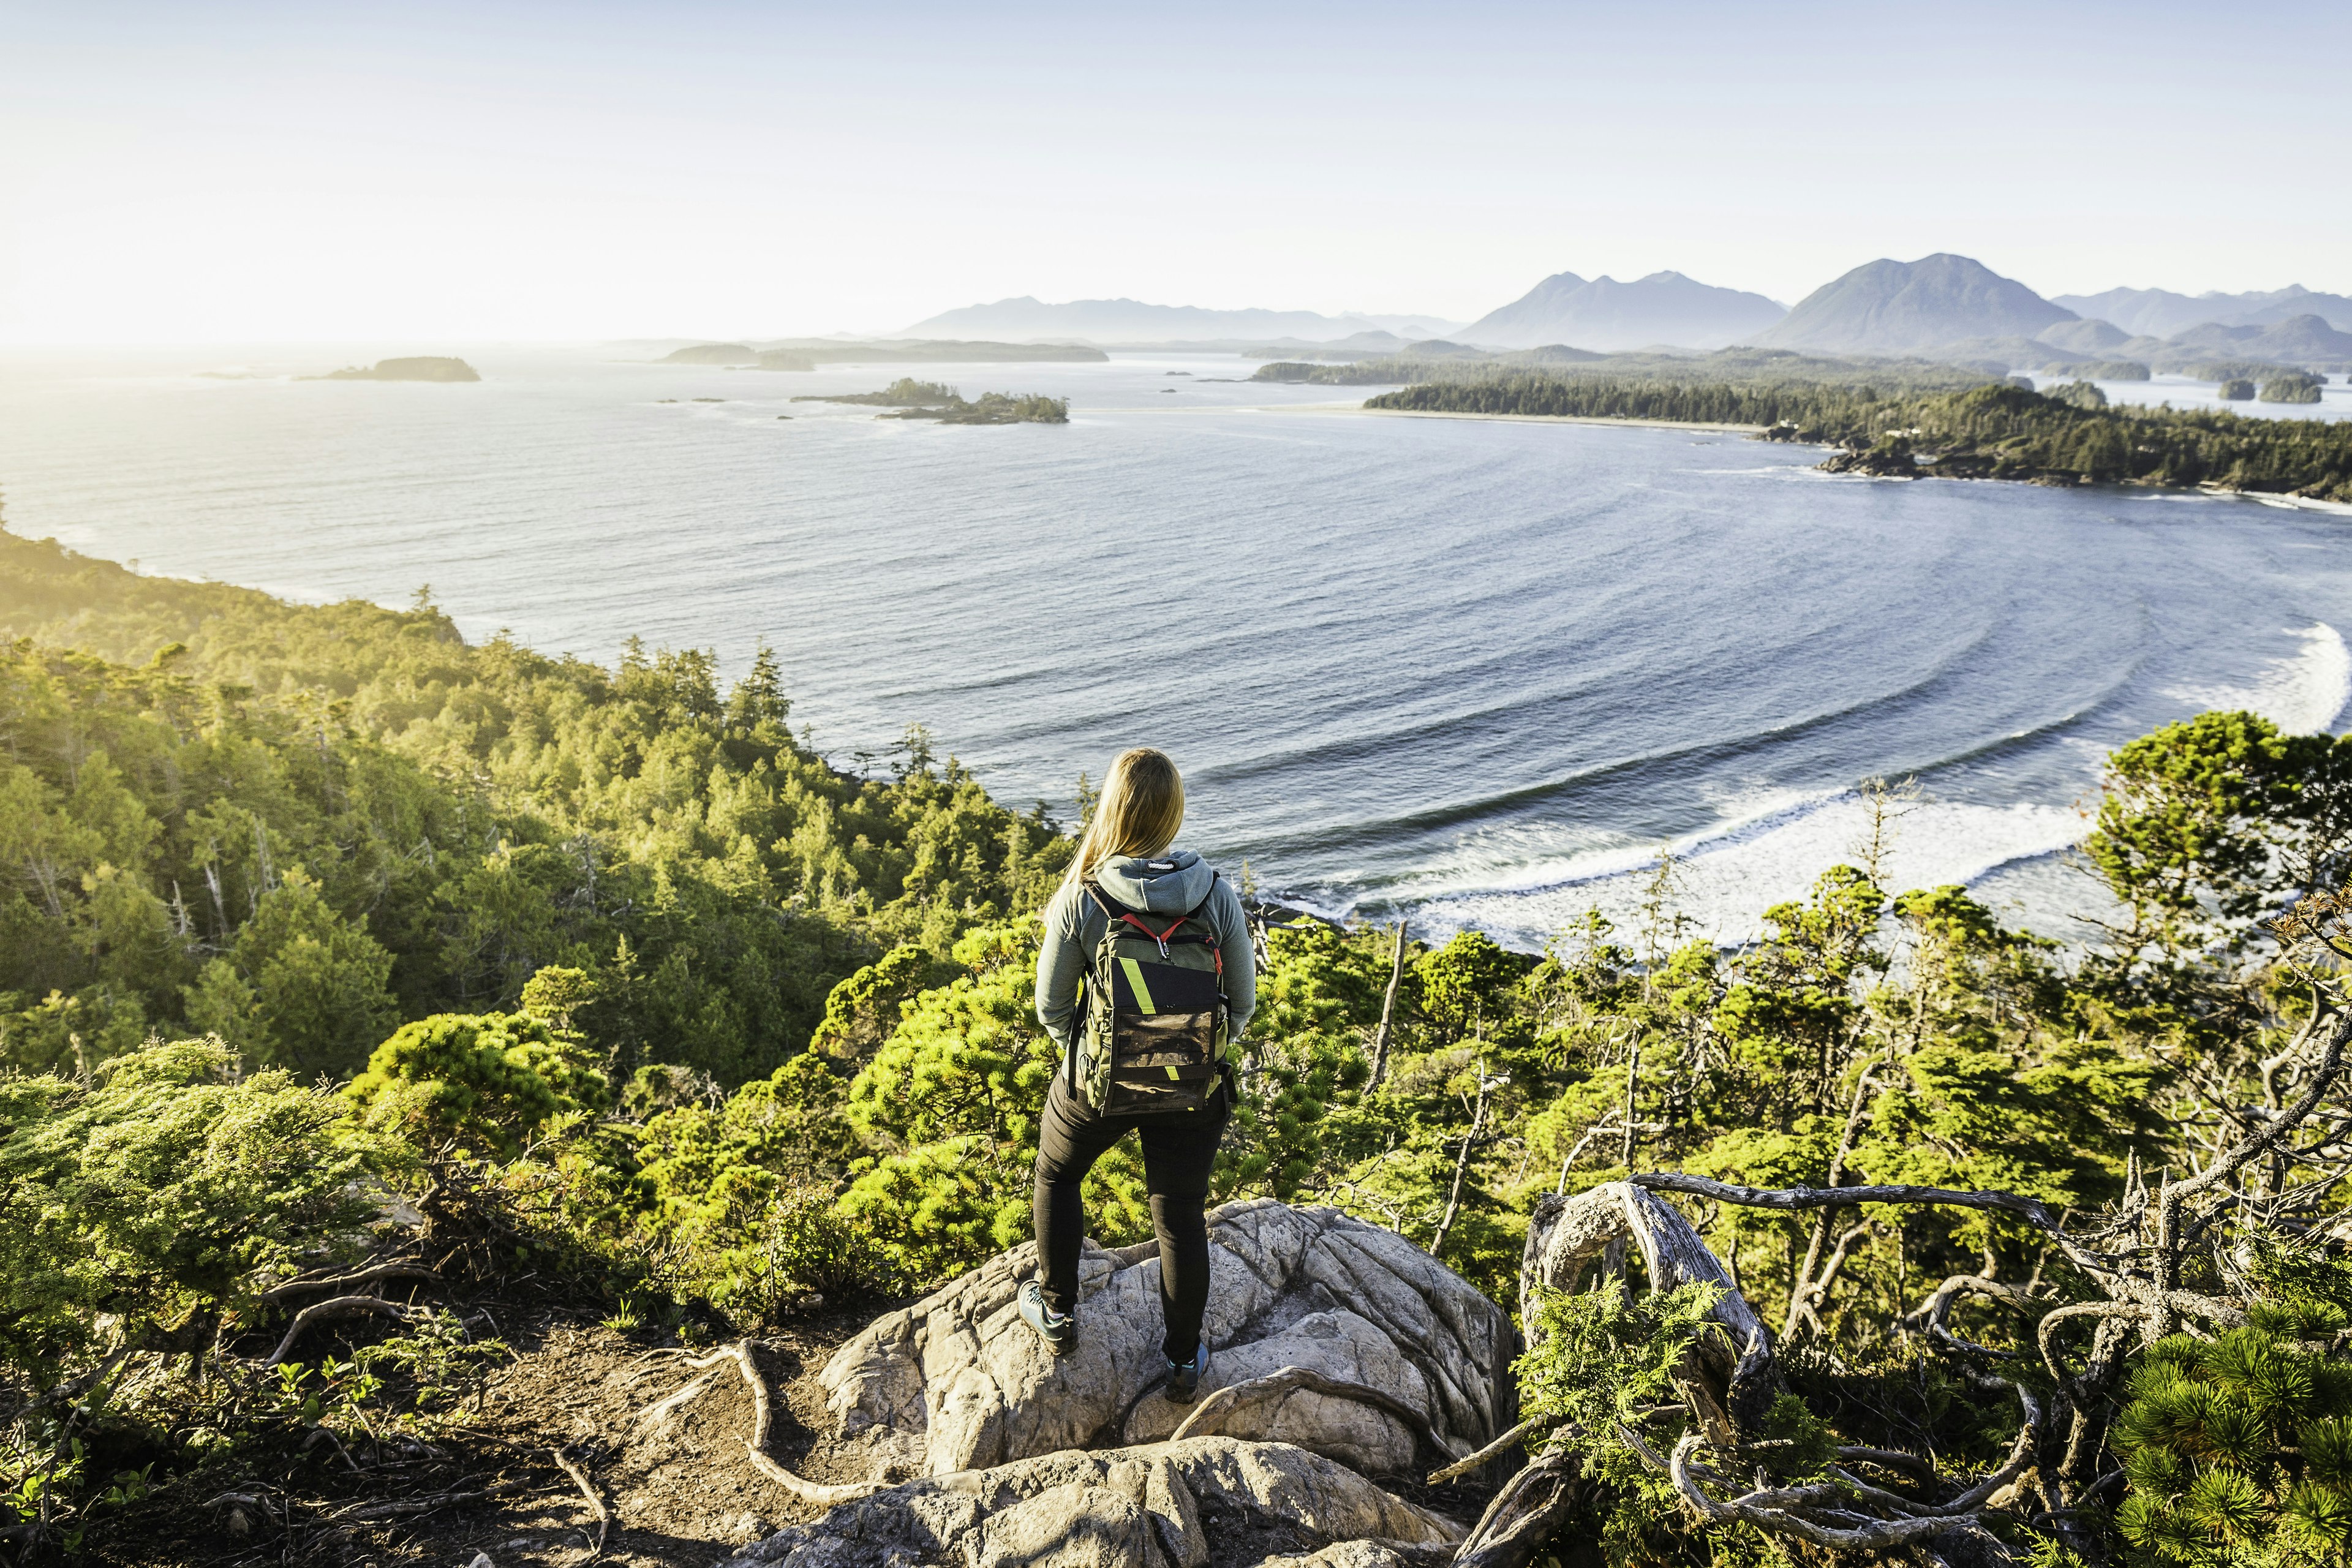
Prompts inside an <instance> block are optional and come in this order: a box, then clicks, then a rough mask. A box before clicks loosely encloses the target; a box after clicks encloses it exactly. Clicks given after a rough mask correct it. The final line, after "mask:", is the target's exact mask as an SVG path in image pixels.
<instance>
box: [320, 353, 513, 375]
mask: <svg viewBox="0 0 2352 1568" xmlns="http://www.w3.org/2000/svg"><path fill="white" fill-rule="evenodd" d="M300 379H301V380H303V381H479V380H481V379H482V374H481V372H479V371H478V370H476V369H475V368H474V367H473V366H472V365H469V364H467V363H466V362H465V361H464V360H461V359H457V358H452V357H446V356H443V355H438V354H423V355H418V356H416V357H415V358H411V359H380V360H378V361H376V362H375V363H373V364H372V365H357V364H354V365H346V366H344V367H343V368H342V369H341V370H331V371H329V372H328V373H327V374H324V375H306V376H303V377H301V378H300Z"/></svg>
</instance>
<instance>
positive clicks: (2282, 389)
mask: <svg viewBox="0 0 2352 1568" xmlns="http://www.w3.org/2000/svg"><path fill="white" fill-rule="evenodd" d="M2319 387H2320V381H2319V377H2317V376H2315V375H2310V374H2305V373H2304V372H2302V371H2289V372H2288V373H2287V374H2284V375H2275V376H2273V377H2272V378H2271V379H2270V380H2268V381H2266V382H2264V383H2263V390H2262V391H2261V393H2260V394H2259V396H2260V397H2261V398H2262V400H2263V402H2264V403H2316V402H2318V401H2319Z"/></svg>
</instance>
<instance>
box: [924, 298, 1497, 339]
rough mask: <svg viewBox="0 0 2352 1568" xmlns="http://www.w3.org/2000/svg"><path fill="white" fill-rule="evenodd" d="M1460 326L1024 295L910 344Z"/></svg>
mask: <svg viewBox="0 0 2352 1568" xmlns="http://www.w3.org/2000/svg"><path fill="white" fill-rule="evenodd" d="M1460 325H1461V323H1460V322H1458V321H1447V320H1445V319H1444V317H1442V316H1370V315H1346V316H1325V315H1320V314H1318V313H1317V312H1316V311H1313V310H1203V309H1202V308H1201V307H1200V306H1198V305H1147V304H1145V303H1143V302H1142V301H1141V300H1068V301H1067V302H1066V303H1063V304H1058V305H1055V304H1047V303H1046V302H1045V301H1044V300H1036V299H1033V298H1031V297H1030V296H1028V295H1026V294H1024V295H1023V296H1021V297H1020V298H1019V299H1016V300H997V301H996V302H995V303H994V304H992V305H965V306H963V307H961V309H958V310H944V311H941V312H940V314H939V315H936V316H933V317H931V318H930V319H929V320H928V321H918V322H916V323H915V324H914V325H913V326H911V327H908V329H907V330H906V331H904V332H902V333H900V334H899V335H900V336H902V337H909V338H958V337H962V338H994V339H997V340H999V341H1001V342H1034V341H1036V340H1038V339H1041V338H1056V339H1061V340H1064V341H1067V340H1071V339H1078V340H1083V341H1085V342H1092V343H1097V344H1100V343H1181V342H1216V341H1219V340H1223V339H1229V338H1246V339H1249V340H1250V341H1252V342H1265V341H1267V340H1270V339H1277V338H1296V339H1298V340H1300V341H1302V342H1330V341H1332V340H1333V339H1336V338H1344V337H1348V336H1349V335H1351V334H1353V333H1356V332H1371V331H1387V332H1393V333H1395V334H1397V335H1398V336H1400V337H1402V338H1405V339H1412V338H1440V337H1444V336H1445V335H1446V334H1447V333H1449V332H1451V331H1454V329H1455V328H1457V327H1459V326H1460Z"/></svg>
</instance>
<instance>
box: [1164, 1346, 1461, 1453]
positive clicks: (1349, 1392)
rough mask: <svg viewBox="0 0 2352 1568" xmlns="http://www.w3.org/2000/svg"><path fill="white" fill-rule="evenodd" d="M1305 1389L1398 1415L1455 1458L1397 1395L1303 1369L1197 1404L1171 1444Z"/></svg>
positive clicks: (1209, 1432) (1208, 1433)
mask: <svg viewBox="0 0 2352 1568" xmlns="http://www.w3.org/2000/svg"><path fill="white" fill-rule="evenodd" d="M1300 1389H1305V1390H1307V1392H1308V1393H1310V1394H1326V1395H1328V1396H1329V1397H1330V1398H1333V1399H1350V1400H1353V1401H1355V1402H1356V1403H1357V1404H1359V1405H1370V1406H1372V1407H1373V1408H1374V1409H1376V1410H1379V1411H1381V1412H1382V1413H1384V1414H1386V1415H1392V1416H1394V1417H1396V1419H1397V1420H1398V1421H1400V1422H1402V1423H1403V1425H1404V1428H1405V1430H1406V1431H1408V1432H1411V1433H1412V1435H1413V1436H1415V1437H1418V1438H1419V1439H1421V1441H1423V1442H1424V1443H1426V1444H1428V1445H1429V1446H1430V1447H1432V1448H1433V1449H1435V1450H1436V1451H1437V1452H1439V1453H1441V1454H1443V1455H1444V1456H1445V1457H1446V1458H1449V1459H1450V1458H1454V1457H1455V1456H1454V1445H1453V1444H1452V1443H1450V1442H1448V1441H1446V1440H1445V1439H1444V1437H1442V1436H1439V1435H1438V1433H1437V1430H1436V1428H1434V1427H1433V1426H1431V1425H1430V1424H1429V1417H1428V1416H1426V1415H1423V1414H1422V1413H1421V1412H1420V1411H1418V1410H1415V1409H1414V1408H1413V1407H1412V1405H1408V1404H1406V1403H1405V1402H1404V1401H1403V1400H1402V1399H1399V1398H1397V1397H1396V1396H1395V1395H1394V1394H1387V1393H1383V1392H1382V1391H1381V1390H1380V1389H1377V1388H1373V1387H1371V1386H1370V1385H1368V1384H1361V1383H1349V1382H1348V1381H1347V1380H1346V1379H1344V1378H1337V1377H1326V1376H1324V1375H1323V1374H1322V1373H1319V1372H1315V1371H1311V1370H1309V1369H1308V1368H1307V1367H1303V1366H1286V1367H1282V1368H1280V1369H1278V1370H1277V1371H1274V1372H1270V1373H1266V1374H1265V1376H1264V1377H1254V1378H1251V1379H1250V1380H1249V1381H1248V1382H1246V1383H1234V1384H1226V1385H1225V1386H1224V1387H1223V1388H1220V1389H1218V1390H1217V1391H1216V1392H1215V1393H1214V1394H1210V1395H1209V1396H1208V1397H1207V1398H1205V1399H1203V1400H1202V1401H1201V1402H1200V1403H1199V1404H1198V1405H1194V1406H1192V1413H1191V1414H1190V1415H1186V1416H1185V1417H1184V1419H1183V1421H1182V1422H1181V1424H1180V1425H1179V1426H1177V1428H1176V1430H1175V1431H1173V1432H1171V1433H1170V1434H1169V1435H1168V1440H1169V1441H1170V1442H1171V1443H1172V1442H1174V1441H1176V1440H1177V1439H1178V1438H1179V1437H1212V1436H1216V1434H1217V1433H1218V1432H1219V1431H1221V1430H1222V1429H1223V1426H1224V1423H1225V1421H1226V1420H1227V1419H1228V1418H1230V1417H1231V1416H1232V1415H1234V1412H1235V1411H1237V1410H1241V1409H1243V1408H1244V1407H1246V1406H1248V1405H1261V1404H1264V1403H1265V1402H1266V1401H1267V1400H1270V1399H1277V1398H1285V1397H1287V1396H1288V1395H1290V1394H1295V1393H1297V1391H1299V1390H1300Z"/></svg>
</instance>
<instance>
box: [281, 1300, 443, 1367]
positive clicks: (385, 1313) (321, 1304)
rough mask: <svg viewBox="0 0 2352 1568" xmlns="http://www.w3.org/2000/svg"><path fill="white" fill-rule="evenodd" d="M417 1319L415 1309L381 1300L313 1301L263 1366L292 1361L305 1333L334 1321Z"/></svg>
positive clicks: (298, 1315)
mask: <svg viewBox="0 0 2352 1568" xmlns="http://www.w3.org/2000/svg"><path fill="white" fill-rule="evenodd" d="M416 1315H417V1311H416V1309H415V1308H414V1307H404V1306H402V1305H401V1304H400V1303H399V1302H397V1301H387V1300H384V1299H383V1297H381V1296H331V1297H329V1298H328V1299H327V1300H324V1301H313V1302H311V1303H310V1305H309V1306H307V1307H305V1308H303V1309H302V1310H300V1311H299V1312H297V1313H295V1314H294V1321H292V1322H290V1323H289V1324H287V1325H286V1337H285V1338H284V1339H282V1340H280V1341H278V1348H277V1350H275V1351H273V1352H270V1356H269V1359H268V1361H266V1362H264V1363H262V1364H263V1365H264V1366H277V1365H278V1364H279V1363H282V1362H284V1361H286V1360H288V1359H289V1358H290V1357H291V1356H292V1355H293V1353H294V1342H295V1341H296V1340H299V1339H300V1338H301V1337H302V1331H303V1330H305V1329H307V1328H309V1327H310V1325H311V1324H313V1323H317V1322H322V1321H326V1320H327V1319H330V1318H357V1317H363V1316H373V1317H378V1318H390V1319H391V1320H392V1321H394V1322H395V1323H405V1322H408V1321H411V1320H412V1319H414V1318H415V1317H416Z"/></svg>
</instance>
